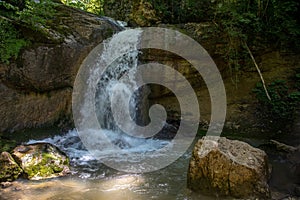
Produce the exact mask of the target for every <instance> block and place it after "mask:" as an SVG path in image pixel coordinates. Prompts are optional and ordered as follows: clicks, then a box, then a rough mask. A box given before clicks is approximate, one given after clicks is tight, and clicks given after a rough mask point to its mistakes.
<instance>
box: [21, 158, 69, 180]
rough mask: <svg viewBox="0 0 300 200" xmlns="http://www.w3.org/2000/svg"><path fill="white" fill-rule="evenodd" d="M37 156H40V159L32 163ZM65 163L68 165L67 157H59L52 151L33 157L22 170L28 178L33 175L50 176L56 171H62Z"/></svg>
mask: <svg viewBox="0 0 300 200" xmlns="http://www.w3.org/2000/svg"><path fill="white" fill-rule="evenodd" d="M38 157H41V158H42V159H41V161H40V162H39V163H38V164H34V163H35V162H36V160H37V159H38ZM62 163H63V164H62ZM65 165H69V160H68V159H66V160H64V159H61V158H59V157H57V156H55V155H53V154H52V153H42V154H41V155H38V156H37V158H35V159H33V160H32V161H31V163H30V164H29V166H28V167H26V168H25V169H24V171H25V173H26V174H27V177H28V178H29V179H32V178H33V177H51V176H52V175H55V174H56V173H60V172H62V171H63V170H64V166H65Z"/></svg>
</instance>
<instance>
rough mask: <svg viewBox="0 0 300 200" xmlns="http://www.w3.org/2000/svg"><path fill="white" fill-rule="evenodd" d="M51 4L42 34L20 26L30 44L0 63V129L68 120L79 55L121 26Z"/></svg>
mask: <svg viewBox="0 0 300 200" xmlns="http://www.w3.org/2000/svg"><path fill="white" fill-rule="evenodd" d="M55 9H56V10H57V13H56V17H55V19H52V21H51V20H49V25H48V26H47V27H45V30H44V32H43V33H44V34H41V33H40V32H37V31H35V30H31V29H28V28H26V27H23V26H21V27H20V31H21V32H22V35H24V37H25V38H26V39H28V40H30V41H31V45H30V46H27V47H26V48H25V49H23V50H22V51H21V52H20V55H19V56H18V58H17V59H16V60H11V62H10V63H9V64H6V63H0V96H1V98H0V105H1V106H0V131H3V132H14V131H18V130H23V129H27V128H37V127H45V126H53V125H61V126H65V125H68V126H70V125H69V124H71V125H72V119H71V118H72V114H71V96H72V88H73V82H74V80H75V77H76V75H77V71H78V69H79V68H80V65H81V63H82V61H83V60H84V59H85V57H86V56H87V55H88V54H89V52H90V51H91V50H92V49H93V48H94V47H95V46H96V45H98V44H99V43H101V42H102V41H103V40H105V39H107V38H109V37H111V36H112V35H113V33H116V32H118V31H120V30H122V28H121V27H119V26H117V25H116V23H114V22H113V21H112V20H110V19H108V18H104V17H99V16H96V15H93V14H90V13H86V12H83V11H81V10H77V9H74V8H71V7H67V6H65V5H63V4H58V6H56V7H55ZM50 22H51V23H50ZM66 128H69V127H66Z"/></svg>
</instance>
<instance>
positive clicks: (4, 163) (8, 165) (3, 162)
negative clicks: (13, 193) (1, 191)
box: [0, 152, 22, 187]
mask: <svg viewBox="0 0 300 200" xmlns="http://www.w3.org/2000/svg"><path fill="white" fill-rule="evenodd" d="M21 173H22V169H21V168H20V167H19V165H18V164H17V163H16V162H15V160H14V159H13V158H12V156H11V155H10V154H9V153H8V152H2V153H1V154H0V182H4V181H13V180H15V179H17V178H18V177H19V175H20V174H21ZM2 187H3V185H2Z"/></svg>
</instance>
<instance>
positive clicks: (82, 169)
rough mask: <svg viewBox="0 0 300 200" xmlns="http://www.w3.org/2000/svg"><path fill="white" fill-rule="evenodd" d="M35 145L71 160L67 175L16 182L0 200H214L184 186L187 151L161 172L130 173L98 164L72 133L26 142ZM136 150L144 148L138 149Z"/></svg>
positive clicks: (0, 192) (4, 191)
mask: <svg viewBox="0 0 300 200" xmlns="http://www.w3.org/2000/svg"><path fill="white" fill-rule="evenodd" d="M36 142H49V143H52V144H55V145H56V146H58V147H59V148H60V149H62V150H63V151H64V152H66V154H67V155H68V156H69V157H70V161H71V166H72V167H71V174H70V175H69V176H67V177H62V178H55V179H49V180H40V181H28V180H25V179H18V180H17V181H15V182H13V185H12V186H10V187H8V188H6V189H2V190H0V199H1V200H2V199H3V200H4V199H7V200H12V199H22V200H33V199H41V200H58V199H62V200H68V199H72V200H74V199H75V200H76V199H78V200H79V199H87V200H102V199H103V200H104V199H105V200H106V199H114V200H119V199H138V200H139V199H140V200H142V199H165V200H168V199H170V200H171V199H172V200H173V199H178V200H179V199H180V200H182V199H191V200H193V199H204V200H205V199H207V200H209V199H215V198H212V197H207V196H202V195H199V194H196V193H193V192H191V191H190V190H188V189H187V187H186V180H187V171H188V162H189V159H190V156H191V148H189V150H188V151H187V152H186V153H185V154H184V155H182V156H181V157H180V158H179V159H178V160H177V161H175V162H174V163H173V164H171V165H170V166H168V167H166V168H164V169H161V170H158V171H154V172H150V173H144V174H132V173H124V172H119V171H116V170H114V169H111V168H109V167H106V166H105V165H103V164H101V162H100V161H99V160H97V159H95V158H94V157H93V156H92V155H91V154H90V153H89V151H87V150H86V149H85V148H84V146H83V144H82V142H81V140H80V138H79V137H78V134H77V132H76V131H69V132H68V133H67V134H65V135H63V136H54V137H52V138H46V139H43V140H29V141H28V142H27V143H29V144H30V143H36ZM166 142H167V141H165V140H158V139H156V140H154V141H152V143H155V144H156V145H163V144H165V143H166ZM140 151H141V152H143V151H145V149H144V148H140ZM140 155H142V154H140ZM103 156H105V154H103ZM106 156H109V154H106Z"/></svg>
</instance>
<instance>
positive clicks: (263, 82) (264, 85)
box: [244, 42, 271, 101]
mask: <svg viewBox="0 0 300 200" xmlns="http://www.w3.org/2000/svg"><path fill="white" fill-rule="evenodd" d="M244 44H245V47H246V49H247V51H248V53H249V55H250V57H251V59H252V61H253V63H254V65H255V67H256V70H257V72H258V74H259V76H260V80H261V82H262V84H263V87H264V90H265V93H266V95H267V97H268V99H269V101H271V97H270V95H269V92H268V90H267V87H266V84H265V81H264V77H263V76H262V73H261V71H260V69H259V67H258V65H257V63H256V61H255V58H254V57H253V54H252V52H251V50H250V49H249V47H248V45H247V43H246V42H244Z"/></svg>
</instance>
